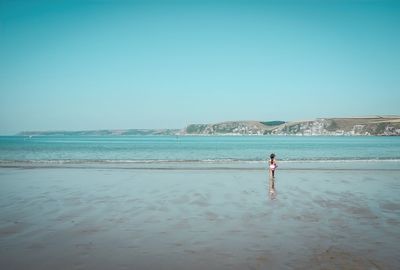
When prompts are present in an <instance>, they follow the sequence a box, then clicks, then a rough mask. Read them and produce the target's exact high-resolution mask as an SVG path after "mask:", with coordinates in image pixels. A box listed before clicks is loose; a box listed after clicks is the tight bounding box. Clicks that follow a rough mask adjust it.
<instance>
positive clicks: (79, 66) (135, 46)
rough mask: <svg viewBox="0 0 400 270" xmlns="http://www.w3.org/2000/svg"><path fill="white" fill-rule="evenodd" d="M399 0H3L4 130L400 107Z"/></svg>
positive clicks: (180, 123) (0, 116)
mask: <svg viewBox="0 0 400 270" xmlns="http://www.w3.org/2000/svg"><path fill="white" fill-rule="evenodd" d="M399 86H400V1H367V0H358V1H334V0H327V1H316V0H314V1H312V0H310V1H217V0H215V1H190V0H189V1H150V0H149V1H73V0H70V1H54V0H50V1H25V2H23V1H4V0H2V1H1V2H0V134H12V133H16V132H18V131H22V130H81V129H102V128H111V129H116V128H181V127H184V126H185V125H187V124H189V123H209V122H219V121H226V120H300V119H313V118H315V117H330V116H332V117H338V116H361V115H375V114H400V105H399V104H400V89H399Z"/></svg>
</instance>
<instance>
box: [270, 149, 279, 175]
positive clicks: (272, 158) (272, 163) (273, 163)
mask: <svg viewBox="0 0 400 270" xmlns="http://www.w3.org/2000/svg"><path fill="white" fill-rule="evenodd" d="M269 157H270V159H269V161H268V165H269V172H270V175H271V176H272V177H275V169H276V168H277V167H278V165H277V164H276V160H275V154H273V153H272V154H271V155H270V156H269Z"/></svg>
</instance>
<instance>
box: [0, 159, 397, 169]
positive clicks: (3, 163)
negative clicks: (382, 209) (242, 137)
mask: <svg viewBox="0 0 400 270" xmlns="http://www.w3.org/2000/svg"><path fill="white" fill-rule="evenodd" d="M278 165H279V167H278V171H296V170H298V171H352V170H354V171H363V170H365V171H400V160H399V159H387V160H310V161H278ZM1 168H24V169H35V168H43V169H45V168H49V169H50V168H54V169H55V168H60V169H62V168H66V169H68V168H76V169H92V168H93V169H102V168H103V169H127V170H128V169H131V170H249V171H263V170H266V169H267V162H266V161H191V160H185V161H178V162H177V161H173V160H171V161H166V160H163V161H153V160H152V161H136V160H128V161H127V160H29V161H25V160H20V161H15V160H0V169H1Z"/></svg>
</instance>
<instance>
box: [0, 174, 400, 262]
mask: <svg viewBox="0 0 400 270" xmlns="http://www.w3.org/2000/svg"><path fill="white" fill-rule="evenodd" d="M399 180H400V174H399V171H398V170H387V171H384V172H379V171H375V172H371V171H362V170H356V171H351V170H345V171H335V170H307V171H300V170H295V169H294V170H287V171H284V170H283V171H278V173H277V176H276V179H275V182H274V183H273V184H274V187H273V190H271V186H272V185H271V184H272V183H271V182H270V181H271V180H270V179H269V178H268V175H267V173H266V172H265V171H263V170H244V169H243V170H135V169H131V170H129V169H115V168H114V169H109V168H108V169H107V168H103V169H102V168H88V169H84V168H65V169H62V168H35V169H21V168H1V169H0V268H1V269H42V270H43V269H188V268H190V269H397V267H398V265H400V259H399V256H398V254H400V244H399V243H400V229H399V228H400V226H399V225H400V199H399V196H398V194H399V192H400V181H399Z"/></svg>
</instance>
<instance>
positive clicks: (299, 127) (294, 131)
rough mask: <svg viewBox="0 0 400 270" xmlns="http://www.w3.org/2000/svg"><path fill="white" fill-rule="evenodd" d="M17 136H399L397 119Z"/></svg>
mask: <svg viewBox="0 0 400 270" xmlns="http://www.w3.org/2000/svg"><path fill="white" fill-rule="evenodd" d="M17 135H20V136H38V135H40V136H46V135H47V136H56V135H92V136H101V135H172V136H173V135H176V136H185V135H232V136H234V135H260V136H263V135H281V136H285V135H288V136H400V116H371V117H348V118H317V119H314V120H302V121H291V122H286V121H227V122H221V123H215V124H190V125H188V126H186V127H185V128H183V129H118V130H111V129H103V130H85V131H23V132H20V133H18V134H17Z"/></svg>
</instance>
